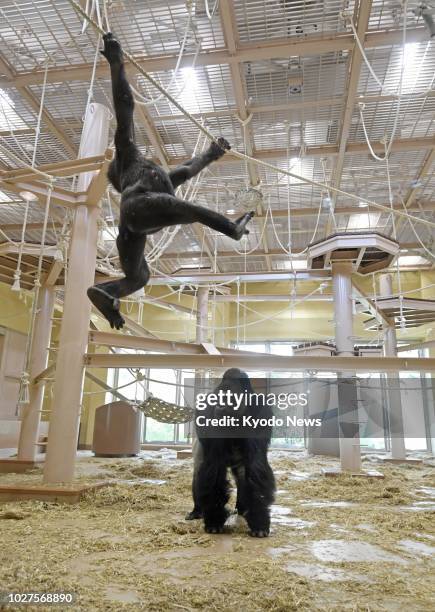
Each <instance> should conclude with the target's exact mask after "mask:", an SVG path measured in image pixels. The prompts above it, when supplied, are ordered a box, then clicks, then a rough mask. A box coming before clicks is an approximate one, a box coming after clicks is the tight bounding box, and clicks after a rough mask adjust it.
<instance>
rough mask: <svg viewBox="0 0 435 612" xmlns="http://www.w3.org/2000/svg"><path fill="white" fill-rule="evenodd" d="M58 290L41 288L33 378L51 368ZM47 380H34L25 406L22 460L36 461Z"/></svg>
mask: <svg viewBox="0 0 435 612" xmlns="http://www.w3.org/2000/svg"><path fill="white" fill-rule="evenodd" d="M54 298H55V291H54V288H53V287H41V288H40V290H39V295H38V303H37V313H36V319H35V326H34V332H33V334H34V335H33V341H32V348H31V353H30V368H29V374H30V381H32V380H33V378H35V376H37V375H38V374H40V373H41V372H42V371H43V370H45V368H46V367H47V363H48V349H49V346H50V336H51V323H52V321H51V320H52V316H53V312H54ZM44 389H45V382H44V381H42V380H41V381H40V382H39V383H37V384H32V382H30V387H29V403H28V404H23V405H22V410H23V412H22V418H21V429H20V440H19V442H18V455H17V458H18V460H20V461H35V459H36V446H37V442H38V433H39V423H40V421H41V410H42V404H43V400H44Z"/></svg>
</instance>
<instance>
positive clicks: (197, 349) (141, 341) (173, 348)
mask: <svg viewBox="0 0 435 612" xmlns="http://www.w3.org/2000/svg"><path fill="white" fill-rule="evenodd" d="M89 342H91V343H92V344H95V345H98V346H111V347H117V348H130V349H135V350H142V351H153V352H154V351H157V352H161V353H183V354H185V355H205V354H211V350H212V349H211V348H210V346H211V345H209V344H208V343H200V344H195V343H193V342H177V341H171V340H162V339H160V338H144V337H139V336H130V335H127V334H117V333H115V332H101V331H94V330H90V332H89ZM205 344H207V347H206V346H205ZM214 351H215V352H214V353H213V354H217V353H216V351H218V354H222V355H239V354H243V355H253V354H256V355H259V356H261V355H265V354H266V353H252V352H250V351H239V350H237V349H229V348H225V347H214Z"/></svg>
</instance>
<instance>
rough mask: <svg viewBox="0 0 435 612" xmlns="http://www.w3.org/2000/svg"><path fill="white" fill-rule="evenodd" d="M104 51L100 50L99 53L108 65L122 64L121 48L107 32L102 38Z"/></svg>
mask: <svg viewBox="0 0 435 612" xmlns="http://www.w3.org/2000/svg"><path fill="white" fill-rule="evenodd" d="M103 41H104V49H100V53H101V54H102V55H104V57H105V58H106V59H107V61H108V62H109V64H117V63H121V62H122V48H121V45H120V44H119V42H118V41H117V40H116V38H115V37H114V36H113V34H112V33H111V32H107V34H105V35H104V36H103Z"/></svg>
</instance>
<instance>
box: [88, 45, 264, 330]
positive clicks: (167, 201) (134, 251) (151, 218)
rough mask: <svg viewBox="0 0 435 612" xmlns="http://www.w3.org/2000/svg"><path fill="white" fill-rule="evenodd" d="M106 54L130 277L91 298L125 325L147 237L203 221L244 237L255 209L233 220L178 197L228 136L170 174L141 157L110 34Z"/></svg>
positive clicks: (121, 246) (115, 323) (113, 175)
mask: <svg viewBox="0 0 435 612" xmlns="http://www.w3.org/2000/svg"><path fill="white" fill-rule="evenodd" d="M101 53H102V54H103V55H104V56H105V58H106V59H107V61H108V62H109V64H110V71H111V76H112V93H113V102H114V107H115V115H116V121H117V128H116V133H115V149H116V154H115V158H114V160H113V161H112V162H111V164H110V167H109V171H108V178H109V181H110V182H111V184H112V185H113V187H114V188H115V189H116V190H117V191H119V192H120V193H121V213H120V220H119V235H118V238H117V240H116V244H117V247H118V252H119V260H120V264H121V267H122V270H123V272H124V274H125V278H122V279H121V280H115V281H109V282H107V283H102V284H100V285H97V286H94V287H90V288H89V289H88V296H89V298H90V300H91V301H92V303H93V304H94V306H95V307H96V308H98V310H99V311H100V312H101V313H102V314H103V315H104V316H105V317H106V319H107V320H108V321H109V323H110V325H111V327H112V328H113V327H116V329H120V328H121V327H122V326H123V325H124V323H125V321H124V319H123V318H122V316H121V314H120V312H119V298H122V297H125V296H127V295H130V294H131V293H134V292H135V291H137V290H138V289H140V288H141V287H143V286H144V285H146V283H147V282H148V279H149V276H150V273H149V270H148V266H147V264H146V261H145V258H144V248H145V243H146V237H147V235H148V234H153V233H155V232H158V231H160V230H161V229H163V228H164V227H168V226H171V225H178V224H190V223H195V222H199V223H202V224H204V225H206V226H208V227H210V228H212V229H214V230H216V231H218V232H221V233H223V234H225V235H226V236H229V237H230V238H233V239H234V240H240V238H241V237H242V236H243V235H244V234H248V233H249V231H248V230H247V229H246V225H247V223H248V221H249V220H250V219H251V218H252V216H253V215H254V213H247V214H245V215H243V216H241V217H240V218H239V219H237V221H236V222H232V221H230V220H229V219H227V218H226V217H224V216H223V215H220V214H219V213H217V212H215V211H213V210H208V209H207V208H204V207H202V206H195V205H194V204H191V203H190V202H185V201H184V200H181V199H179V198H177V197H176V196H175V189H176V188H177V187H178V186H179V185H181V184H182V183H184V182H185V181H187V180H188V179H190V178H192V177H193V176H195V175H196V174H198V173H199V172H201V170H203V168H205V167H206V166H207V165H208V164H210V163H211V162H213V161H215V160H216V159H219V157H221V156H222V155H224V154H225V151H227V150H228V149H230V145H229V144H228V142H227V141H226V140H225V139H224V138H219V139H218V142H217V143H215V142H213V143H212V144H211V145H210V147H209V149H208V150H207V151H206V152H205V153H203V154H202V155H198V156H197V157H194V158H192V159H190V160H189V161H187V162H186V163H184V164H183V165H181V166H179V167H178V168H175V169H174V170H172V171H171V172H170V173H169V174H168V173H167V172H165V170H164V169H163V168H161V167H160V166H158V165H157V164H155V163H154V162H153V161H152V160H150V159H147V158H146V157H144V156H143V155H142V153H141V152H140V151H139V148H138V147H137V145H136V143H135V139H134V125H133V111H134V99H133V94H132V91H131V88H130V85H129V83H128V81H127V77H126V73H125V68H124V63H123V54H122V49H121V45H120V44H119V42H118V41H117V40H116V39H115V38H114V37H113V35H112V34H110V33H108V34H106V35H105V36H104V49H103V50H102V51H101Z"/></svg>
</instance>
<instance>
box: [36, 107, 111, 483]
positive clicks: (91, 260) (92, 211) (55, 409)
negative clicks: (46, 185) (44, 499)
mask: <svg viewBox="0 0 435 612" xmlns="http://www.w3.org/2000/svg"><path fill="white" fill-rule="evenodd" d="M109 121H110V112H109V109H108V108H106V107H105V106H103V105H102V104H95V103H93V104H91V105H90V107H89V109H88V112H87V113H86V119H85V124H84V127H83V132H82V139H81V145H80V156H81V157H90V156H93V155H101V154H103V153H104V151H105V150H106V148H107V145H108V135H109ZM92 177H93V174H92V173H86V174H82V175H81V176H80V179H79V181H78V185H77V189H78V191H86V190H87V188H88V187H89V184H90V182H91V180H92ZM99 216H100V209H99V207H98V206H91V205H87V204H81V205H79V206H78V207H77V209H76V212H75V217H74V224H73V230H72V236H71V244H70V252H69V263H68V281H67V284H66V287H65V301H64V310H63V318H62V327H61V331H60V341H59V350H58V355H57V365H56V376H55V385H54V397H53V402H52V413H51V418H50V428H49V432H48V446H47V459H46V463H45V469H44V482H46V483H70V482H72V480H73V478H74V467H75V459H76V452H77V439H78V431H79V423H80V411H81V400H82V390H83V377H84V355H85V353H86V349H87V344H88V331H89V319H90V314H91V303H90V301H89V300H88V297H87V295H86V290H87V288H88V287H89V286H90V285H92V284H93V283H94V277H95V262H96V257H97V235H98V218H99Z"/></svg>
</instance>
